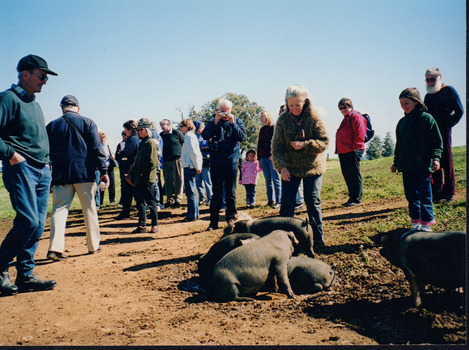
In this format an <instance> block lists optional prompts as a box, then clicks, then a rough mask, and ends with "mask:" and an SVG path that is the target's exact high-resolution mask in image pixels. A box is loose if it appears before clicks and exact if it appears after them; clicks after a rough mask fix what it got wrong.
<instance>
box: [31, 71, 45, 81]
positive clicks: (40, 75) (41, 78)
mask: <svg viewBox="0 0 469 350" xmlns="http://www.w3.org/2000/svg"><path fill="white" fill-rule="evenodd" d="M30 73H31V74H32V75H35V76H36V77H38V78H39V80H40V81H43V82H44V83H45V82H46V81H47V80H49V77H48V76H47V74H37V73H34V72H30Z"/></svg>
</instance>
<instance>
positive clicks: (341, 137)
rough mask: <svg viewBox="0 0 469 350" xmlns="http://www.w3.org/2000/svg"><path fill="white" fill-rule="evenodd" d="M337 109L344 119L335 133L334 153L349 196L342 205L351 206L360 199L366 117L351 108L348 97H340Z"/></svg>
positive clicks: (358, 202)
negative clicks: (337, 157)
mask: <svg viewBox="0 0 469 350" xmlns="http://www.w3.org/2000/svg"><path fill="white" fill-rule="evenodd" d="M339 110H340V112H341V113H342V115H343V116H344V119H342V123H340V126H339V129H337V133H336V135H335V153H336V154H338V155H339V161H340V168H341V170H342V175H343V176H344V179H345V183H346V184H347V188H348V193H349V197H350V198H349V200H348V201H347V202H345V203H344V204H343V205H344V206H346V207H351V206H353V205H356V204H360V203H361V199H362V176H361V174H360V159H361V157H362V156H363V152H364V151H365V135H366V119H365V117H364V116H362V115H361V114H360V113H359V112H357V111H355V110H354V109H353V105H352V100H351V99H349V98H342V99H340V101H339Z"/></svg>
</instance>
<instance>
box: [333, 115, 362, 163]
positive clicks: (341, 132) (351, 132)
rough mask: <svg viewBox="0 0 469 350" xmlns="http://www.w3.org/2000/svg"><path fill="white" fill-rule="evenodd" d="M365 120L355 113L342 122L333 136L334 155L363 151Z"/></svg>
mask: <svg viewBox="0 0 469 350" xmlns="http://www.w3.org/2000/svg"><path fill="white" fill-rule="evenodd" d="M365 135H366V119H365V117H364V116H362V115H361V114H360V113H359V112H357V111H351V112H350V114H349V115H348V116H346V117H344V119H343V120H342V123H340V126H339V129H337V132H336V134H335V153H336V154H344V153H349V152H353V151H356V150H358V149H363V150H364V149H365Z"/></svg>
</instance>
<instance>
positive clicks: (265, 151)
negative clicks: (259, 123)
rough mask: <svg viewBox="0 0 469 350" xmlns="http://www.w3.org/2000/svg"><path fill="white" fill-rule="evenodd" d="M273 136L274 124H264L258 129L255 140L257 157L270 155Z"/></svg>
mask: <svg viewBox="0 0 469 350" xmlns="http://www.w3.org/2000/svg"><path fill="white" fill-rule="evenodd" d="M273 137H274V126H273V125H264V126H263V127H262V128H261V129H260V130H259V139H258V140H257V158H259V159H260V158H269V157H270V156H271V155H272V147H271V145H272V138H273Z"/></svg>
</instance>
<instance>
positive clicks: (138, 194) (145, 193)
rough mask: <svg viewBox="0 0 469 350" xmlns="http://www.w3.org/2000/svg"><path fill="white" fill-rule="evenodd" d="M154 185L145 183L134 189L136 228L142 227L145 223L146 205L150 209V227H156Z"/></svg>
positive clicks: (156, 214)
mask: <svg viewBox="0 0 469 350" xmlns="http://www.w3.org/2000/svg"><path fill="white" fill-rule="evenodd" d="M154 191H155V187H154V183H153V182H147V183H145V184H141V185H137V186H136V187H135V201H136V202H137V210H138V226H141V227H144V226H146V223H147V205H148V207H149V208H150V219H151V226H156V225H158V213H157V211H156V200H155V196H154Z"/></svg>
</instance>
